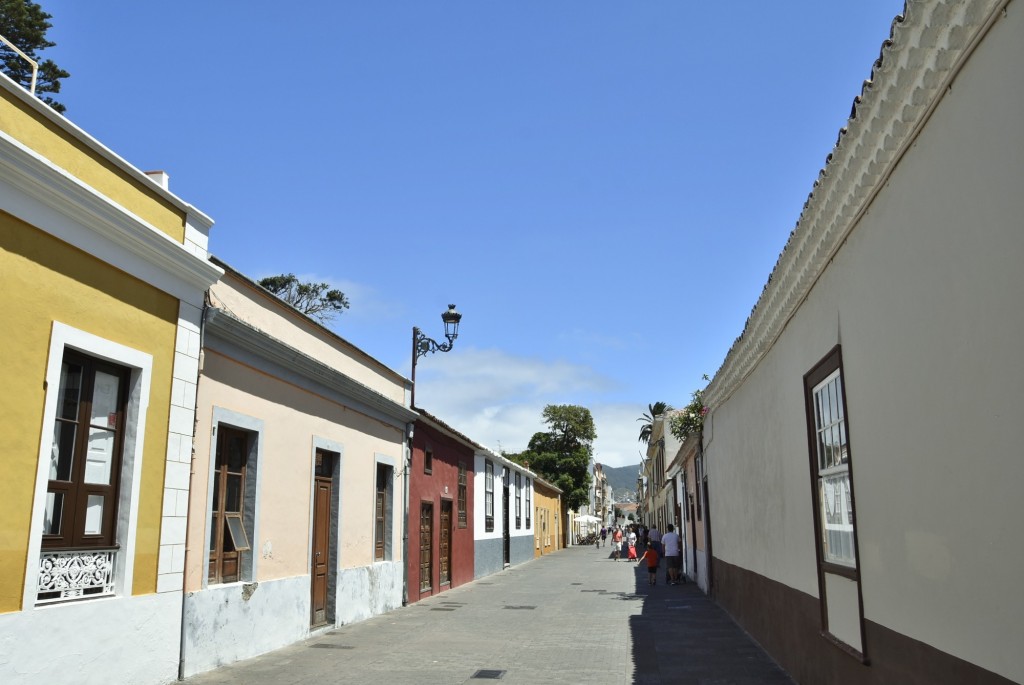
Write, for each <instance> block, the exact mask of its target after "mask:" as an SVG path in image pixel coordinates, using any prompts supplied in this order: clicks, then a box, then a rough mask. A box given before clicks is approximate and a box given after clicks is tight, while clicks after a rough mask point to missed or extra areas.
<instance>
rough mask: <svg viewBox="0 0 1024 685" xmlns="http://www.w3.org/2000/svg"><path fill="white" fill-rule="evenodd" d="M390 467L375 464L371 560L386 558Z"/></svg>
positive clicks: (389, 504)
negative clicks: (375, 479)
mask: <svg viewBox="0 0 1024 685" xmlns="http://www.w3.org/2000/svg"><path fill="white" fill-rule="evenodd" d="M390 480H391V467H390V466H387V465H386V464H377V486H376V496H375V502H374V526H373V560H374V561H384V560H385V558H386V556H387V544H386V543H387V539H386V538H387V520H388V512H389V509H390V506H391V503H390V502H389V501H388V482H389V481H390Z"/></svg>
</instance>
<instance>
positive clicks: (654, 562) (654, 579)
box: [636, 547, 658, 585]
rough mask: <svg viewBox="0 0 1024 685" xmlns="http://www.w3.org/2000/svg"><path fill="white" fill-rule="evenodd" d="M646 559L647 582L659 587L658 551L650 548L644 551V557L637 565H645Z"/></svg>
mask: <svg viewBox="0 0 1024 685" xmlns="http://www.w3.org/2000/svg"><path fill="white" fill-rule="evenodd" d="M644 559H646V560H647V576H648V578H647V582H648V584H649V585H657V584H658V550H656V549H654V547H648V548H647V549H646V550H645V551H644V555H643V556H642V557H640V558H639V559H638V560H637V562H636V565H637V566H639V565H640V564H641V563H643V561H644Z"/></svg>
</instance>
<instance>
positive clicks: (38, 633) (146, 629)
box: [0, 592, 181, 685]
mask: <svg viewBox="0 0 1024 685" xmlns="http://www.w3.org/2000/svg"><path fill="white" fill-rule="evenodd" d="M180 625H181V593H180V592H164V593H160V594H152V595H142V596H138V597H112V598H108V599H96V600H86V601H81V602H69V603H67V604H58V605H52V606H48V607H44V608H40V609H28V610H27V611H19V612H16V613H10V614H3V615H0V683H4V684H5V685H21V684H22V683H24V684H26V685H28V684H29V683H32V684H33V685H34V684H37V683H47V685H61V684H62V683H68V685H93V684H95V685H109V684H110V683H132V684H133V685H162V684H163V683H170V682H172V681H174V680H177V677H178V648H179V640H180V637H181V634H180V630H179V628H180Z"/></svg>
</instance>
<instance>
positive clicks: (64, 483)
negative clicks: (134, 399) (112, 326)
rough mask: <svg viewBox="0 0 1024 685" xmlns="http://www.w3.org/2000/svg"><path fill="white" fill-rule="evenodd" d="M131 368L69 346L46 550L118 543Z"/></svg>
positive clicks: (51, 479) (61, 389)
mask: <svg viewBox="0 0 1024 685" xmlns="http://www.w3.org/2000/svg"><path fill="white" fill-rule="evenodd" d="M129 380H130V372H129V370H128V369H126V368H123V367H120V366H116V365H114V364H110V363H108V362H104V361H101V360H99V359H95V358H93V357H89V356H87V355H84V354H80V353H78V352H74V351H71V350H68V351H66V352H65V353H64V358H63V361H62V364H61V372H60V386H59V388H58V395H57V415H56V419H55V425H54V432H53V447H52V449H51V452H50V469H49V480H48V482H47V488H46V508H45V511H44V518H43V541H42V546H43V548H44V549H76V548H104V547H106V548H113V547H116V546H117V545H116V542H115V533H116V531H115V521H116V517H117V500H118V487H119V481H120V476H121V453H122V451H123V447H124V428H125V414H126V407H127V405H128V383H129Z"/></svg>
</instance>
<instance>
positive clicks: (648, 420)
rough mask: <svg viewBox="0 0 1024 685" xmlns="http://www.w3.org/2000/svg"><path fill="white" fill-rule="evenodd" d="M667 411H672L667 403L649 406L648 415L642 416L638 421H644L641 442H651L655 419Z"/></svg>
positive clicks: (641, 428)
mask: <svg viewBox="0 0 1024 685" xmlns="http://www.w3.org/2000/svg"><path fill="white" fill-rule="evenodd" d="M667 411H672V407H671V406H669V405H668V404H667V403H666V402H655V403H654V404H648V405H647V413H646V414H644V415H643V416H641V417H640V418H639V419H637V421H643V422H644V425H642V426H640V442H644V443H647V442H650V441H651V431H653V430H654V419H655V417H657V416H660V415H661V414H664V413H665V412H667Z"/></svg>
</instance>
